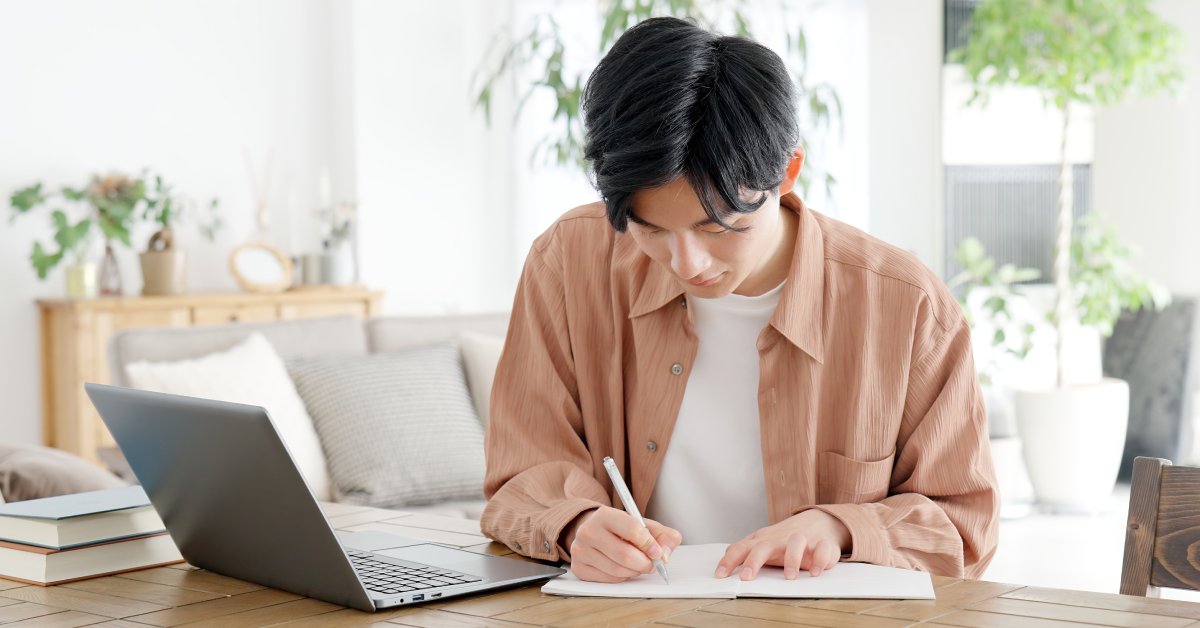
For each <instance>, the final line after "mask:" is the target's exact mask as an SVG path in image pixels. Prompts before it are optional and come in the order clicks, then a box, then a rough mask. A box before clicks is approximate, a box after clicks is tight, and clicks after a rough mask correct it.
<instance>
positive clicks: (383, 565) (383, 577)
mask: <svg viewBox="0 0 1200 628" xmlns="http://www.w3.org/2000/svg"><path fill="white" fill-rule="evenodd" d="M346 553H347V554H349V555H350V563H351V564H352V565H354V570H355V571H357V572H358V577H359V578H361V579H362V581H363V584H364V585H365V586H366V587H367V589H368V590H370V591H374V592H376V593H383V594H386V595H391V594H398V593H408V592H409V591H421V590H424V589H434V588H437V587H449V586H453V585H456V584H467V583H469V582H479V581H481V580H482V578H477V577H475V576H472V575H468V574H465V573H460V572H457V571H450V570H449V569H438V568H436V567H431V566H429V565H415V564H414V565H397V564H396V563H389V562H384V561H382V560H376V559H375V555H374V554H368V553H366V552H358V551H354V550H348V551H347V552H346Z"/></svg>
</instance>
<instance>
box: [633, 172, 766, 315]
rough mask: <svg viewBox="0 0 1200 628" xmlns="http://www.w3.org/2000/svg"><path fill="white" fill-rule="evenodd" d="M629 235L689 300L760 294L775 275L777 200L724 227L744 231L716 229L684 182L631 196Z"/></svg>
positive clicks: (737, 216) (731, 217)
mask: <svg viewBox="0 0 1200 628" xmlns="http://www.w3.org/2000/svg"><path fill="white" fill-rule="evenodd" d="M632 214H633V215H632V216H631V218H630V225H629V233H630V235H631V236H632V237H633V240H634V242H636V243H637V245H638V247H639V248H641V250H642V252H644V253H645V254H646V255H647V256H649V257H650V259H652V260H654V261H655V262H657V263H659V264H661V265H662V266H663V268H665V269H666V270H668V271H670V272H671V274H672V276H674V277H675V280H676V281H678V282H679V284H680V285H681V286H682V287H683V289H684V290H685V291H687V293H688V294H689V295H691V296H694V297H700V298H705V299H712V298H716V297H723V296H726V295H728V294H730V293H737V294H742V295H747V296H754V295H758V294H762V293H763V292H766V291H767V290H770V289H771V288H774V287H775V285H778V284H777V282H776V284H775V285H767V284H766V283H764V280H766V279H768V278H770V277H772V276H774V275H775V274H777V273H776V272H775V271H776V270H778V269H774V268H770V267H769V266H770V265H776V264H777V259H774V260H773V258H778V257H779V256H776V255H774V254H775V253H776V251H777V250H778V247H779V246H780V244H781V238H780V235H781V233H780V231H781V230H780V227H781V224H782V221H781V219H780V208H779V196H778V195H777V194H770V195H768V197H767V200H766V202H764V203H763V205H762V206H761V207H759V208H758V209H757V210H756V211H754V212H751V213H749V214H733V215H732V216H730V217H729V218H727V219H726V220H725V222H727V223H729V224H731V225H733V226H734V227H737V228H739V229H740V228H746V230H745V231H741V232H738V231H730V230H727V229H725V228H724V227H722V226H721V225H719V224H717V223H714V222H713V221H712V220H711V219H710V218H709V217H708V214H706V213H704V206H703V205H701V204H700V199H699V198H698V197H697V196H696V193H695V191H693V190H692V187H691V185H689V184H688V182H687V180H686V179H684V178H683V177H680V178H677V179H675V180H673V181H671V182H670V183H667V184H666V185H663V186H661V187H657V188H650V189H645V190H639V191H638V192H636V193H634V195H633V212H632Z"/></svg>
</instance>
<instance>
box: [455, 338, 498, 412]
mask: <svg viewBox="0 0 1200 628" xmlns="http://www.w3.org/2000/svg"><path fill="white" fill-rule="evenodd" d="M461 338H462V359H463V367H464V368H465V369H466V371H467V385H468V387H470V389H471V400H472V401H473V402H474V403H475V414H477V415H479V420H480V421H482V422H483V424H484V425H485V426H486V425H487V421H488V404H490V403H491V399H492V380H493V379H495V377H496V364H497V363H498V362H500V353H501V352H502V351H504V337H503V336H493V335H491V334H481V333H479V332H474V331H464V332H463V333H462V336H461Z"/></svg>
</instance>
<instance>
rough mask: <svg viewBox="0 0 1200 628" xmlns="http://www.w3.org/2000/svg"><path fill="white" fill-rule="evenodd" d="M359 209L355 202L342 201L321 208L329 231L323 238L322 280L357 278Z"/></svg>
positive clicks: (335, 282) (341, 283)
mask: <svg viewBox="0 0 1200 628" xmlns="http://www.w3.org/2000/svg"><path fill="white" fill-rule="evenodd" d="M356 209H357V205H356V204H355V203H352V202H341V203H337V204H336V205H333V206H331V207H329V208H328V209H326V210H323V211H322V214H323V216H324V217H325V220H324V221H322V222H323V224H324V228H325V230H326V232H325V234H324V237H323V238H322V240H321V243H322V251H321V283H326V284H333V285H339V286H344V285H348V284H353V283H357V282H358V253H357V251H358V238H357V224H356V220H355V219H356Z"/></svg>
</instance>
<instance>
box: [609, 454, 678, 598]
mask: <svg viewBox="0 0 1200 628" xmlns="http://www.w3.org/2000/svg"><path fill="white" fill-rule="evenodd" d="M604 469H605V470H606V471H608V479H609V480H611V481H612V485H613V488H615V489H617V495H619V496H620V497H621V503H622V504H624V505H625V512H627V513H629V514H630V516H632V517H633V518H634V520H635V521H637V522H638V524H639V525H641V526H642V527H643V528H646V532H650V528H648V527H646V520H645V519H642V513H640V512H638V507H637V504H636V503H634V501H633V495H630V494H629V487H628V486H625V479H624V478H622V477H621V472H620V471H617V463H615V462H613V459H612V458H611V457H609V456H605V457H604ZM650 538H652V539H653V538H654V534H653V533H650ZM655 542H657V541H655ZM664 551H665V550H664ZM651 561H652V562H653V563H654V569H655V570H656V571H658V575H660V576H662V578H663V580H664V581H666V583H667V584H671V579H670V578H669V577H667V566H666V565H665V564H663V561H662V559H659V558H652V559H651Z"/></svg>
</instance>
